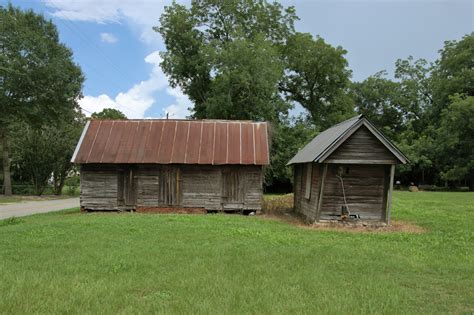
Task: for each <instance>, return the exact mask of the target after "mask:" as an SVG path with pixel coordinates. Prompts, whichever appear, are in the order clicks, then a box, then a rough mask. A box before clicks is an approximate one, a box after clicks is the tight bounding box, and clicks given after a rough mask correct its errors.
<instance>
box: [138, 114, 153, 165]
mask: <svg viewBox="0 0 474 315" xmlns="http://www.w3.org/2000/svg"><path fill="white" fill-rule="evenodd" d="M147 122H148V121H146V122H144V123H145V124H146V123H147ZM151 126H153V124H152V123H151V122H150V128H149V130H148V132H147V133H146V134H145V140H144V146H145V147H144V149H143V151H144V154H143V157H142V160H141V161H140V163H143V161H144V160H145V157H146V142H147V141H148V137H149V136H150V135H151Z"/></svg>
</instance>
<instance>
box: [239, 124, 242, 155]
mask: <svg viewBox="0 0 474 315" xmlns="http://www.w3.org/2000/svg"><path fill="white" fill-rule="evenodd" d="M239 136H240V141H239V149H240V150H239V152H240V159H239V163H240V164H242V123H241V122H239Z"/></svg>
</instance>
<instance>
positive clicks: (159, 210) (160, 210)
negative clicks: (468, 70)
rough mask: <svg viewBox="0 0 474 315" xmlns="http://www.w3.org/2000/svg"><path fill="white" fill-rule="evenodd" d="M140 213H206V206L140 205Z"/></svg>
mask: <svg viewBox="0 0 474 315" xmlns="http://www.w3.org/2000/svg"><path fill="white" fill-rule="evenodd" d="M136 211H137V212H138V213H179V214H206V213H207V211H206V209H204V208H173V207H170V208H162V207H138V208H137V210H136Z"/></svg>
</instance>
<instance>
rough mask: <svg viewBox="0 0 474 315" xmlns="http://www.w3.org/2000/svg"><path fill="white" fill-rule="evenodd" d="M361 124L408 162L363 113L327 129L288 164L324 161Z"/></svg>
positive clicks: (403, 161) (399, 159)
mask: <svg viewBox="0 0 474 315" xmlns="http://www.w3.org/2000/svg"><path fill="white" fill-rule="evenodd" d="M361 126H365V127H367V129H368V130H369V131H370V132H371V133H372V134H373V135H374V136H375V137H376V138H377V139H378V141H380V143H382V144H383V145H384V146H385V147H386V148H387V149H388V150H389V151H390V152H391V154H393V155H394V156H395V157H396V159H397V160H398V161H399V162H400V163H402V164H406V163H408V162H409V161H408V158H407V157H406V156H405V155H404V154H403V153H402V152H401V151H400V150H399V149H398V148H397V147H396V146H395V145H394V144H393V143H392V142H391V141H390V140H388V139H387V138H385V136H384V135H383V134H382V133H381V132H380V131H379V130H378V129H377V128H376V127H375V126H374V125H373V124H372V123H371V122H370V121H369V120H368V119H367V118H365V117H364V116H363V115H359V116H355V117H352V118H350V119H348V120H345V121H343V122H341V123H339V124H336V125H334V126H332V127H331V128H328V129H326V130H325V131H323V132H321V133H320V134H319V135H317V136H316V137H315V138H314V139H313V140H311V142H309V143H308V144H307V145H306V146H305V147H304V148H303V149H301V150H300V151H299V152H298V153H297V154H296V155H295V156H294V157H293V158H292V159H291V160H290V162H288V165H291V164H298V163H309V162H319V163H322V162H324V161H325V160H326V159H327V158H328V157H329V156H330V155H331V154H332V153H333V152H334V151H335V150H336V149H337V148H338V147H339V146H340V145H341V144H343V143H344V142H345V141H346V140H347V139H348V138H349V137H350V136H351V135H352V134H353V133H354V132H356V131H357V130H358V129H359V128H360V127H361Z"/></svg>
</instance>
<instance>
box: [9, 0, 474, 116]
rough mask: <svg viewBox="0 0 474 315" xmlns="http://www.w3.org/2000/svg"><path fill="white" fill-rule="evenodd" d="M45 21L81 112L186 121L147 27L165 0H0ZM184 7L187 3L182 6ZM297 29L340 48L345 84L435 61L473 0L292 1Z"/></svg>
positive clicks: (156, 39)
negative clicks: (74, 84) (403, 63)
mask: <svg viewBox="0 0 474 315" xmlns="http://www.w3.org/2000/svg"><path fill="white" fill-rule="evenodd" d="M8 2H11V3H12V4H13V5H15V6H19V7H21V8H23V9H32V10H34V11H35V12H38V13H41V14H43V15H44V16H45V17H46V18H48V19H52V20H53V22H54V23H55V24H56V25H57V27H58V29H59V34H60V40H61V41H62V42H63V43H65V44H66V45H67V46H68V47H70V48H71V49H72V51H73V53H74V60H75V62H77V63H78V64H79V65H80V67H81V68H82V70H83V72H84V74H85V77H86V80H85V83H84V89H83V95H84V97H83V98H82V99H81V100H80V101H79V103H80V106H81V107H82V108H83V109H84V112H85V114H87V115H89V114H90V113H92V112H98V111H101V110H102V109H104V108H116V109H119V110H120V111H122V112H124V113H125V114H126V115H127V116H128V117H129V118H163V117H165V116H166V114H167V113H168V114H169V117H170V118H185V117H186V116H187V115H189V111H188V108H189V107H192V103H191V102H190V101H189V100H188V98H187V97H186V96H185V95H184V94H183V93H182V92H181V90H180V89H179V88H172V87H170V86H169V84H168V80H167V78H166V76H165V75H164V73H163V72H162V70H161V68H160V66H159V63H160V61H161V58H160V56H159V51H163V50H165V46H164V44H163V40H162V38H161V36H160V35H159V34H158V33H156V32H154V31H153V30H152V27H153V26H156V25H158V24H159V17H160V15H161V13H162V12H163V10H164V7H165V6H166V5H169V4H170V3H171V1H163V0H161V1H160V0H137V1H133V0H105V1H104V0H15V1H7V0H0V4H1V5H6V4H7V3H8ZM185 3H186V2H185ZM282 4H283V5H285V6H289V5H292V6H294V7H295V8H296V13H297V15H298V16H299V18H300V20H299V21H298V22H297V23H296V30H297V31H300V32H309V33H311V34H313V36H321V37H322V38H324V39H325V40H326V41H327V42H328V43H330V44H331V45H333V46H342V47H343V48H344V49H346V50H347V55H346V58H347V60H348V62H349V68H350V69H351V70H352V80H354V81H362V80H364V79H365V78H367V77H368V76H370V75H372V74H374V73H376V72H378V71H380V70H387V71H388V73H389V75H393V70H394V64H395V61H396V60H397V59H398V58H407V57H408V56H410V55H411V56H413V57H414V58H415V59H418V58H424V59H426V60H428V61H434V60H436V59H437V58H438V51H439V49H441V48H442V47H443V43H444V41H446V40H459V39H461V38H462V37H463V36H464V35H466V34H468V33H471V32H473V30H474V0H451V1H436V0H435V1H429V0H414V1H408V0H404V1H402V0H378V1H376V0H365V1H357V0H333V1H331V0H316V1H310V0H306V1H304V0H295V1H289V0H288V1H282Z"/></svg>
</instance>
